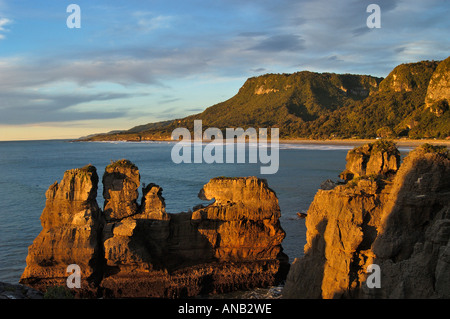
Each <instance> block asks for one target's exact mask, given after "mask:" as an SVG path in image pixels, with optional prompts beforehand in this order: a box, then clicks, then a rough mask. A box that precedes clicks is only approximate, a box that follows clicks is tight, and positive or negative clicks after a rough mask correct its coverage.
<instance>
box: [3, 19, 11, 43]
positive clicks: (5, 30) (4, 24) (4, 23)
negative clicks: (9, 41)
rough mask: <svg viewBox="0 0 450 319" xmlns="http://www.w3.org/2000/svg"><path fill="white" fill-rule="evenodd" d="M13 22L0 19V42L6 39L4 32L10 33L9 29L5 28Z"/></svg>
mask: <svg viewBox="0 0 450 319" xmlns="http://www.w3.org/2000/svg"><path fill="white" fill-rule="evenodd" d="M11 22H12V21H11V20H10V19H7V18H0V40H2V39H4V38H5V35H4V34H3V33H4V32H8V31H9V29H7V28H5V26H6V25H8V24H10V23H11Z"/></svg>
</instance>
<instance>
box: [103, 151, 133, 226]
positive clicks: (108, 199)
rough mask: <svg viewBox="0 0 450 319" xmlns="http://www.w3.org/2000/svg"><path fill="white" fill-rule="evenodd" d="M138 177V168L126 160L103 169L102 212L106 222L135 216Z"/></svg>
mask: <svg viewBox="0 0 450 319" xmlns="http://www.w3.org/2000/svg"><path fill="white" fill-rule="evenodd" d="M139 186H140V176H139V170H138V168H137V167H136V166H135V165H134V164H133V163H131V162H130V161H128V160H119V161H116V162H114V163H111V164H110V165H108V166H107V167H106V168H105V174H104V175H103V197H104V199H105V204H104V208H103V211H104V213H105V217H106V219H107V220H108V221H110V220H115V219H121V218H124V217H127V216H131V215H133V214H135V213H136V212H137V210H138V203H137V199H138V197H139V192H138V188H139Z"/></svg>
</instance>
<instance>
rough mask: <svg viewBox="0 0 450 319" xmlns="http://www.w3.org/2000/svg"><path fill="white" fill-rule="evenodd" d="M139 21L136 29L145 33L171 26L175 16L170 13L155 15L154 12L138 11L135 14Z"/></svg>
mask: <svg viewBox="0 0 450 319" xmlns="http://www.w3.org/2000/svg"><path fill="white" fill-rule="evenodd" d="M133 15H134V16H135V17H136V19H137V21H136V24H137V28H135V31H140V32H144V33H148V32H152V31H155V30H158V29H165V28H169V27H170V24H171V22H172V21H173V19H174V17H172V16H168V15H156V16H155V15H154V13H152V12H142V11H138V12H135V13H134V14H133Z"/></svg>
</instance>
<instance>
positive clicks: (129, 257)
mask: <svg viewBox="0 0 450 319" xmlns="http://www.w3.org/2000/svg"><path fill="white" fill-rule="evenodd" d="M97 181H98V177H97V175H96V173H95V168H94V167H93V166H89V167H87V168H83V169H78V170H71V171H68V172H66V173H65V175H64V178H63V180H62V181H61V183H60V184H56V183H55V184H54V185H52V186H51V187H50V188H49V190H48V191H47V203H46V207H45V209H44V212H43V214H42V217H41V219H42V225H43V231H42V232H41V234H40V235H39V236H38V237H37V238H36V240H35V241H34V243H33V245H32V246H30V248H29V255H28V257H27V267H26V269H25V271H24V273H23V275H22V279H21V282H22V283H25V284H27V285H29V286H31V287H36V288H37V289H39V290H42V291H45V289H46V288H47V287H49V286H54V285H65V280H66V278H67V276H68V274H67V273H66V267H67V266H68V265H69V264H77V265H79V266H80V268H81V269H82V278H83V282H82V288H81V289H80V290H79V295H80V296H104V297H113V298H114V297H144V298H145V297H156V298H158V297H164V298H177V297H191V296H196V295H199V294H208V293H219V292H229V291H233V290H237V289H249V288H253V287H264V286H268V285H273V284H276V283H278V282H279V281H280V280H282V279H283V278H285V276H286V273H287V270H288V267H289V264H288V260H287V256H286V255H285V254H284V253H283V252H282V247H281V242H282V240H283V239H284V237H285V233H284V231H283V229H282V228H281V226H280V223H279V217H280V208H279V205H278V199H277V197H276V195H275V193H274V192H273V191H272V190H271V189H270V188H269V187H268V185H267V182H266V181H265V180H261V179H258V178H255V177H242V178H241V177H238V178H215V179H212V180H211V181H210V182H209V183H207V184H206V185H205V186H204V187H203V189H202V190H201V191H200V193H199V197H200V198H202V199H206V200H211V199H215V201H214V202H213V203H212V204H210V205H208V206H206V207H204V206H202V205H200V206H199V207H196V208H195V209H194V211H193V212H191V211H189V212H182V213H178V214H169V213H167V212H166V210H165V202H164V198H163V197H162V192H163V190H162V188H161V187H159V186H158V185H156V184H149V185H147V186H146V187H145V188H144V189H143V194H142V200H141V203H140V204H138V202H137V200H138V188H139V186H140V175H139V170H138V168H137V167H136V166H135V165H134V164H133V163H131V162H130V161H127V160H120V161H117V162H114V163H111V165H109V166H107V167H106V169H105V174H104V176H103V189H104V191H103V195H104V198H105V204H104V210H103V211H101V210H100V209H99V208H98V205H97V203H96V201H95V195H96V192H97ZM94 274H95V276H94ZM87 287H89V291H88V292H89V294H87V292H86V291H85V288H87Z"/></svg>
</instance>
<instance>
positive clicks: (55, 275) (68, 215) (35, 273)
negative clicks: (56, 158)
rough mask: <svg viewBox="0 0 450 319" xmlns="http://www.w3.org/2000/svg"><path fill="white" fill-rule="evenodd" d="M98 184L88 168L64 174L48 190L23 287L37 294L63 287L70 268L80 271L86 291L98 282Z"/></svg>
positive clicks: (101, 223) (99, 232)
mask: <svg viewBox="0 0 450 319" xmlns="http://www.w3.org/2000/svg"><path fill="white" fill-rule="evenodd" d="M97 183H98V176H97V172H96V169H95V167H94V166H91V165H88V166H85V167H83V168H81V169H73V170H69V171H67V172H65V173H64V178H63V179H62V181H61V182H60V183H59V184H58V183H57V182H55V183H54V184H53V185H52V186H50V188H49V189H48V190H47V192H46V194H45V195H46V198H47V201H46V205H45V208H44V211H43V212H42V215H41V224H42V231H41V232H40V234H39V235H38V236H37V237H36V239H35V240H34V241H33V244H32V245H31V246H30V247H29V249H28V256H27V260H26V262H27V267H26V268H25V270H24V272H23V274H22V277H21V283H22V284H25V285H28V286H31V287H33V288H36V289H39V290H45V289H46V287H48V286H64V285H66V280H67V276H68V273H67V266H68V265H71V264H77V265H78V266H79V267H80V268H81V269H82V271H83V276H82V285H83V286H84V287H86V289H85V290H86V291H87V290H88V287H90V286H91V284H92V283H95V282H97V281H98V280H99V279H100V276H101V274H100V272H101V259H102V258H103V256H102V251H103V250H102V248H101V245H100V242H99V236H100V235H101V232H102V228H103V224H104V219H103V216H102V214H101V210H100V209H99V207H98V205H97V201H96V196H97Z"/></svg>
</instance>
